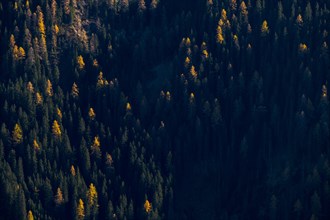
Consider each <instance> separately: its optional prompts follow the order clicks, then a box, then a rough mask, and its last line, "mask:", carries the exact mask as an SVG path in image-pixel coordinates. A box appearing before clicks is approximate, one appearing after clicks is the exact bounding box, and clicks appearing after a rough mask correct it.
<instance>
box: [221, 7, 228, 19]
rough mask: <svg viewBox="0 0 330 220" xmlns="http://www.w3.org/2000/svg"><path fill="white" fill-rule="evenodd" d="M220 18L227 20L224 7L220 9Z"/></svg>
mask: <svg viewBox="0 0 330 220" xmlns="http://www.w3.org/2000/svg"><path fill="white" fill-rule="evenodd" d="M221 19H222V20H223V21H226V20H227V12H226V10H225V9H222V10H221Z"/></svg>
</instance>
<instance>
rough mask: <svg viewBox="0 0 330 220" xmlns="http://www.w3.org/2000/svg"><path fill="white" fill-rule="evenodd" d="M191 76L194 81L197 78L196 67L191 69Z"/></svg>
mask: <svg viewBox="0 0 330 220" xmlns="http://www.w3.org/2000/svg"><path fill="white" fill-rule="evenodd" d="M190 75H191V76H192V77H193V78H194V79H196V78H197V72H196V70H195V66H191V68H190Z"/></svg>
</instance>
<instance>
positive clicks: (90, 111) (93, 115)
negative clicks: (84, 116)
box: [88, 108, 96, 120]
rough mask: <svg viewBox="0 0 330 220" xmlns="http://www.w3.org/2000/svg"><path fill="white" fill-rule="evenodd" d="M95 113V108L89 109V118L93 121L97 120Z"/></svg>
mask: <svg viewBox="0 0 330 220" xmlns="http://www.w3.org/2000/svg"><path fill="white" fill-rule="evenodd" d="M95 115H96V114H95V112H94V109H93V108H89V111H88V116H89V118H90V119H91V120H93V119H94V118H95Z"/></svg>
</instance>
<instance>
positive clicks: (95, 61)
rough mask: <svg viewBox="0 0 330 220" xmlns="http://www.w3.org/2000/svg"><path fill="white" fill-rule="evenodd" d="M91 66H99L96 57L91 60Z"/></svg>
mask: <svg viewBox="0 0 330 220" xmlns="http://www.w3.org/2000/svg"><path fill="white" fill-rule="evenodd" d="M93 66H94V67H96V68H97V67H99V62H98V61H97V59H94V60H93Z"/></svg>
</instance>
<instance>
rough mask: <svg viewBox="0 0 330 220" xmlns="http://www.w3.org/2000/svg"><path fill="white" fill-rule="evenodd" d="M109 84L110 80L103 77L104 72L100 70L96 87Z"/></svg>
mask: <svg viewBox="0 0 330 220" xmlns="http://www.w3.org/2000/svg"><path fill="white" fill-rule="evenodd" d="M107 85H109V82H108V81H107V80H106V79H104V78H103V73H102V72H100V73H99V76H98V77H97V83H96V87H97V88H102V87H104V86H107Z"/></svg>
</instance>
